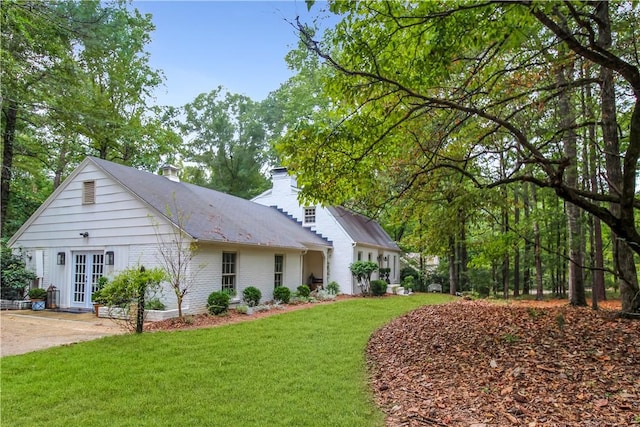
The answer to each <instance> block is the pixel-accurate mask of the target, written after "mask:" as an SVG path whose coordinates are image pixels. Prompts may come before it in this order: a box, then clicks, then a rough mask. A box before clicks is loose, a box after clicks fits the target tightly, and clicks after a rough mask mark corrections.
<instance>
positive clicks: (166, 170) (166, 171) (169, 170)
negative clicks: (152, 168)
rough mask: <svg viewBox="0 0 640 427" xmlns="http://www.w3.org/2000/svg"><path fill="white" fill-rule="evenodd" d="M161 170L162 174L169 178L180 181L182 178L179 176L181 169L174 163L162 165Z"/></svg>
mask: <svg viewBox="0 0 640 427" xmlns="http://www.w3.org/2000/svg"><path fill="white" fill-rule="evenodd" d="M160 170H161V171H162V176H164V177H165V178H167V179H168V180H171V181H175V182H180V178H178V171H179V170H180V169H178V168H177V167H175V166H173V165H168V164H164V165H162V167H161V168H160Z"/></svg>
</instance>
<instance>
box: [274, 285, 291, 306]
mask: <svg viewBox="0 0 640 427" xmlns="http://www.w3.org/2000/svg"><path fill="white" fill-rule="evenodd" d="M273 299H274V300H276V301H280V302H282V303H283V304H288V303H289V300H290V299H291V290H289V288H287V287H286V286H278V287H277V288H275V289H274V290H273Z"/></svg>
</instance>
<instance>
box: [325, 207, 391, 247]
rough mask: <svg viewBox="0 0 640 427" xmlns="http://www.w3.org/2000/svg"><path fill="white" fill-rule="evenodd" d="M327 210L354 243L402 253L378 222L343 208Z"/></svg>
mask: <svg viewBox="0 0 640 427" xmlns="http://www.w3.org/2000/svg"><path fill="white" fill-rule="evenodd" d="M327 209H329V212H331V214H332V215H333V216H334V217H335V218H336V220H337V221H338V222H339V223H340V225H341V226H342V228H344V230H345V231H346V232H347V234H349V236H351V238H352V239H353V241H354V242H356V243H362V244H367V245H372V246H377V247H380V248H384V249H389V250H393V251H400V248H399V247H398V245H397V244H396V242H394V241H393V239H391V237H389V235H388V234H387V232H386V231H384V229H383V228H382V227H381V226H380V224H378V222H377V221H374V220H372V219H370V218H367V217H366V216H364V215H360V214H358V213H355V212H353V211H350V210H348V209H346V208H343V207H342V206H331V207H329V208H327Z"/></svg>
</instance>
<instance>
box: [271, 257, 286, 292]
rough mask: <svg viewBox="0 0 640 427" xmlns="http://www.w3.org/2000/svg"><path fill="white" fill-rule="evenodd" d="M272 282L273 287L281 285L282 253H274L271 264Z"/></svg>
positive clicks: (282, 270) (282, 271)
mask: <svg viewBox="0 0 640 427" xmlns="http://www.w3.org/2000/svg"><path fill="white" fill-rule="evenodd" d="M273 272H274V277H273V284H274V287H276V288H277V287H278V286H282V278H283V276H284V255H276V256H275V261H274V265H273Z"/></svg>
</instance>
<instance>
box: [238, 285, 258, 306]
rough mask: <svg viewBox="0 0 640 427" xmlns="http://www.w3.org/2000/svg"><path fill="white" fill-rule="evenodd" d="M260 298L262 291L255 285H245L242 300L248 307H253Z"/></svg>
mask: <svg viewBox="0 0 640 427" xmlns="http://www.w3.org/2000/svg"><path fill="white" fill-rule="evenodd" d="M261 298H262V292H261V291H260V289H258V288H256V287H255V286H249V287H246V288H245V289H244V290H243V291H242V300H243V301H244V302H245V303H247V305H248V306H249V307H255V306H256V305H258V304H260V299H261Z"/></svg>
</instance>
